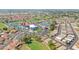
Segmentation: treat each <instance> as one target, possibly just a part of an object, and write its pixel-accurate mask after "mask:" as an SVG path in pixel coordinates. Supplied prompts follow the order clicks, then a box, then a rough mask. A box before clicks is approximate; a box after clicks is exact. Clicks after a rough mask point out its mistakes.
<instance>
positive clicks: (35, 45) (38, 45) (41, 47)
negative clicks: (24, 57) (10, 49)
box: [28, 41, 49, 50]
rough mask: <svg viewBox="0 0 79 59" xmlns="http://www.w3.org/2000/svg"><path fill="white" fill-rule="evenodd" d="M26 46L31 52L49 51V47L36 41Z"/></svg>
mask: <svg viewBox="0 0 79 59" xmlns="http://www.w3.org/2000/svg"><path fill="white" fill-rule="evenodd" d="M28 46H29V47H30V48H31V49H32V50H49V47H47V46H46V45H44V44H42V43H40V42H37V41H33V42H32V43H31V44H28Z"/></svg>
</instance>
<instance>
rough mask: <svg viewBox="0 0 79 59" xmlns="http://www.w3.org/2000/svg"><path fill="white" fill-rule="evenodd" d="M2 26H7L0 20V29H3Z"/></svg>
mask: <svg viewBox="0 0 79 59" xmlns="http://www.w3.org/2000/svg"><path fill="white" fill-rule="evenodd" d="M3 28H7V26H6V25H5V24H4V23H2V22H0V29H1V30H3Z"/></svg>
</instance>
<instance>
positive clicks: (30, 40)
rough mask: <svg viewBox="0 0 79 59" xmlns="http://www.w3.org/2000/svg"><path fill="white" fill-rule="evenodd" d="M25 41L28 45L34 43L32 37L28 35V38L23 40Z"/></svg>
mask: <svg viewBox="0 0 79 59" xmlns="http://www.w3.org/2000/svg"><path fill="white" fill-rule="evenodd" d="M23 41H24V42H25V43H26V44H30V43H32V39H31V36H29V35H26V36H25V37H24V38H23Z"/></svg>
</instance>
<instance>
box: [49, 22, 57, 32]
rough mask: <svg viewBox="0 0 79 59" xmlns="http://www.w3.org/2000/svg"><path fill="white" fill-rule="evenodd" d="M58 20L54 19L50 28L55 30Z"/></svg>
mask: <svg viewBox="0 0 79 59" xmlns="http://www.w3.org/2000/svg"><path fill="white" fill-rule="evenodd" d="M56 24H57V23H56V21H52V23H51V24H50V30H51V31H53V30H54V29H55V25H56Z"/></svg>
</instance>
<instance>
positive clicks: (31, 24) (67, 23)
mask: <svg viewBox="0 0 79 59" xmlns="http://www.w3.org/2000/svg"><path fill="white" fill-rule="evenodd" d="M78 37H79V10H76V9H75V10H73V9H61V10H59V9H1V10H0V50H78V49H79V38H78Z"/></svg>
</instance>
